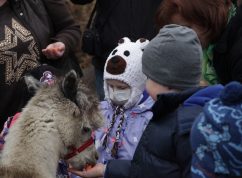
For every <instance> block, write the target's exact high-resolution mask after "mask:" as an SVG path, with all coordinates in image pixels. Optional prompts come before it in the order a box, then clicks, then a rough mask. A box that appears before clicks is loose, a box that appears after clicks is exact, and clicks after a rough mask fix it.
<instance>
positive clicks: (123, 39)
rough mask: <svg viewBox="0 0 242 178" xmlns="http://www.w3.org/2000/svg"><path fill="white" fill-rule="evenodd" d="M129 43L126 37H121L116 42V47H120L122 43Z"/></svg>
mask: <svg viewBox="0 0 242 178" xmlns="http://www.w3.org/2000/svg"><path fill="white" fill-rule="evenodd" d="M127 42H131V40H130V39H129V38H128V37H123V38H121V39H120V40H119V41H118V45H121V44H123V43H127Z"/></svg>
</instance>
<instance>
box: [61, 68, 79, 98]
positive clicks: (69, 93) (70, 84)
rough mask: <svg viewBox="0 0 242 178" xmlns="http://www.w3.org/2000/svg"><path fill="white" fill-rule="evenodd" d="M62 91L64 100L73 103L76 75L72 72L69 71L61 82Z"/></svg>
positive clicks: (75, 91)
mask: <svg viewBox="0 0 242 178" xmlns="http://www.w3.org/2000/svg"><path fill="white" fill-rule="evenodd" d="M62 91H63V93H64V95H65V97H66V98H68V99H70V100H71V101H74V102H75V100H76V93H77V74H76V72H75V71H74V70H71V71H70V72H68V73H67V74H66V75H65V77H64V79H63V81H62Z"/></svg>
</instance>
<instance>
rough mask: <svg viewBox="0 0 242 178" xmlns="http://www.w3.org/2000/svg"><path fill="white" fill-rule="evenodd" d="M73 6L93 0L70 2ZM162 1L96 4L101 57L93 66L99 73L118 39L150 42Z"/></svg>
mask: <svg viewBox="0 0 242 178" xmlns="http://www.w3.org/2000/svg"><path fill="white" fill-rule="evenodd" d="M71 1H72V2H73V3H75V4H86V3H90V2H92V1H93V0H71ZM161 1H162V0H152V1H150V0H131V1H130V0H97V2H96V3H97V8H96V10H97V14H96V18H95V19H94V23H95V27H96V28H97V30H98V33H99V36H100V40H101V46H102V55H101V56H95V57H94V60H93V62H94V66H95V68H99V69H101V70H102V71H103V68H104V64H105V61H106V59H107V57H108V55H109V54H110V52H111V51H112V50H113V49H114V48H115V47H116V46H117V43H118V41H119V39H121V38H122V37H124V36H128V37H129V38H130V39H132V41H136V40H137V39H139V38H146V39H151V38H153V37H154V36H155V34H156V33H157V31H156V29H155V25H154V24H155V22H154V19H155V12H156V9H157V8H158V7H159V4H160V3H161Z"/></svg>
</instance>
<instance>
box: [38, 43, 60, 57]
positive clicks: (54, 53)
mask: <svg viewBox="0 0 242 178" xmlns="http://www.w3.org/2000/svg"><path fill="white" fill-rule="evenodd" d="M42 52H43V54H44V55H45V56H46V57H47V58H48V59H57V58H60V57H62V56H63V54H64V52H65V44H64V43H62V42H55V43H51V44H49V45H48V46H47V47H46V48H45V49H42Z"/></svg>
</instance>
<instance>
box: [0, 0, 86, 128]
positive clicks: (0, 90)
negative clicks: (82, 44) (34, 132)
mask: <svg viewBox="0 0 242 178" xmlns="http://www.w3.org/2000/svg"><path fill="white" fill-rule="evenodd" d="M0 14H1V15H0V31H1V33H0V72H1V74H0V98H1V102H0V128H2V126H3V123H4V122H5V121H6V120H7V118H8V117H10V116H13V115H14V114H15V113H17V112H20V111H21V109H22V108H23V107H24V106H25V104H26V102H27V100H25V99H24V98H25V96H24V92H23V85H22V84H21V82H19V81H20V80H21V78H22V77H23V76H24V74H25V73H26V72H28V71H30V70H31V69H34V68H36V67H37V66H39V65H41V64H42V63H48V64H49V65H52V66H54V67H56V68H59V69H61V70H68V69H69V68H73V67H74V68H75V69H76V71H77V72H79V73H80V75H81V69H80V68H79V65H78V64H77V61H75V59H74V57H73V49H74V48H75V46H76V44H77V43H78V40H79V38H80V31H79V25H77V24H76V23H75V21H74V19H73V17H72V16H71V14H70V12H69V10H68V9H67V7H66V4H65V1H64V0H35V1H25V0H0Z"/></svg>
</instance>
